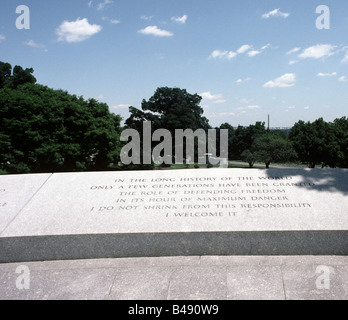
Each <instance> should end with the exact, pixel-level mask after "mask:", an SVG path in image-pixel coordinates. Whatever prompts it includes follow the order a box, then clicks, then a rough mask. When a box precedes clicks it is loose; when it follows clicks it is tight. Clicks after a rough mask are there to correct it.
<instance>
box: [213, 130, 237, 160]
mask: <svg viewBox="0 0 348 320" xmlns="http://www.w3.org/2000/svg"><path fill="white" fill-rule="evenodd" d="M220 130H228V159H230V160H232V159H233V137H234V134H235V130H234V128H233V127H232V126H231V125H230V124H229V123H223V124H222V125H221V126H220V127H219V128H216V137H217V142H216V146H217V148H219V147H220Z"/></svg>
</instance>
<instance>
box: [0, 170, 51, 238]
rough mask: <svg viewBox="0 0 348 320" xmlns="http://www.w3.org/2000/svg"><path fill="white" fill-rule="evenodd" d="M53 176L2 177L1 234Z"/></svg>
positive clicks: (0, 202)
mask: <svg viewBox="0 0 348 320" xmlns="http://www.w3.org/2000/svg"><path fill="white" fill-rule="evenodd" d="M50 176H51V174H32V175H25V174H24V175H7V176H1V175H0V233H1V232H2V231H3V230H4V229H5V228H6V227H7V226H8V224H9V223H10V222H11V221H12V220H13V219H14V218H15V216H16V215H17V214H18V213H19V212H20V210H21V209H22V208H23V207H24V206H25V204H26V203H28V201H29V200H30V199H31V198H32V197H33V196H34V194H35V193H36V192H37V191H38V190H39V189H40V187H41V186H42V185H43V184H44V183H45V182H46V180H47V179H48V178H49V177H50Z"/></svg>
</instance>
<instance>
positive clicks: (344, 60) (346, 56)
mask: <svg viewBox="0 0 348 320" xmlns="http://www.w3.org/2000/svg"><path fill="white" fill-rule="evenodd" d="M342 62H343V63H348V51H347V52H346V55H345V56H344V58H343V59H342Z"/></svg>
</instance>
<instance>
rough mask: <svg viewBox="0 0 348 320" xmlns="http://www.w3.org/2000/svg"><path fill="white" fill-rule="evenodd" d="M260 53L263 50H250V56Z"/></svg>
mask: <svg viewBox="0 0 348 320" xmlns="http://www.w3.org/2000/svg"><path fill="white" fill-rule="evenodd" d="M260 53H261V51H259V50H252V51H249V52H248V56H249V57H255V56H257V55H258V54H260Z"/></svg>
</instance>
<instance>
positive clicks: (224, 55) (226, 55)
mask: <svg viewBox="0 0 348 320" xmlns="http://www.w3.org/2000/svg"><path fill="white" fill-rule="evenodd" d="M270 46H271V44H270V43H268V44H266V45H265V46H263V47H262V48H261V49H260V50H251V49H253V46H251V45H249V44H244V45H242V46H241V47H240V48H239V49H238V50H237V51H236V52H235V51H227V50H225V51H222V50H214V51H213V53H212V54H211V55H210V56H209V58H210V59H228V60H231V59H233V58H235V57H236V56H237V55H238V54H243V53H247V55H248V56H249V57H255V56H256V55H258V54H260V53H262V52H263V51H264V50H266V49H268V48H269V47H270ZM250 50H251V51H250Z"/></svg>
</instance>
